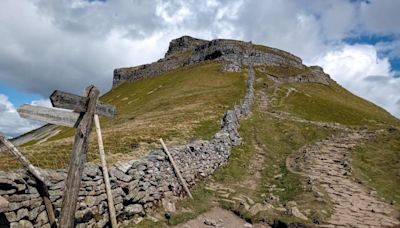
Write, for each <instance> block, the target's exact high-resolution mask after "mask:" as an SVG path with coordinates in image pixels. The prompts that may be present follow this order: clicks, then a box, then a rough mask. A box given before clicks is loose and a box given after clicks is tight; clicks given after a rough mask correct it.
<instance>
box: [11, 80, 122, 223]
mask: <svg viewBox="0 0 400 228" xmlns="http://www.w3.org/2000/svg"><path fill="white" fill-rule="evenodd" d="M98 98H99V90H98V89H97V88H96V87H95V86H89V87H87V88H86V90H85V96H84V97H82V96H78V95H75V94H70V93H66V92H62V91H57V90H56V91H54V93H53V94H52V95H51V96H50V100H51V102H52V104H53V106H54V107H56V108H63V109H70V110H72V111H74V112H69V111H64V110H57V109H52V108H45V107H38V106H31V105H23V106H22V107H21V108H19V109H18V113H20V115H21V117H24V118H29V119H33V120H39V121H42V122H47V123H52V124H57V125H62V126H67V127H75V128H77V129H76V133H75V139H74V145H73V149H72V158H71V161H70V165H69V170H68V176H67V179H66V181H65V186H64V194H63V201H62V205H61V219H60V222H59V224H60V227H61V228H69V227H74V223H75V210H76V205H77V199H78V194H79V189H80V186H81V179H82V173H83V169H84V164H85V162H86V154H87V150H88V144H89V135H90V132H91V130H92V125H93V120H94V118H95V115H97V114H98V115H102V116H106V117H113V116H114V115H115V113H116V111H115V108H114V107H113V106H111V105H109V104H102V103H100V102H98ZM96 122H97V121H96ZM96 127H97V128H98V129H99V130H100V125H99V124H96ZM98 136H101V134H98ZM98 140H99V145H100V142H101V144H102V139H101V138H98ZM100 150H101V152H100V157H102V156H103V157H104V149H103V150H102V146H101V149H100ZM102 165H103V175H104V179H105V182H108V181H109V178H108V172H107V167H106V164H105V159H104V162H103V160H102ZM105 185H106V186H108V187H107V188H106V191H107V196H108V198H109V201H108V202H109V205H108V206H109V208H110V220H111V224H112V226H113V227H116V225H117V222H116V216H115V209H114V204H113V200H112V195H111V188H110V185H109V182H108V184H107V183H106V184H105Z"/></svg>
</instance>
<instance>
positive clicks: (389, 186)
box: [352, 128, 400, 206]
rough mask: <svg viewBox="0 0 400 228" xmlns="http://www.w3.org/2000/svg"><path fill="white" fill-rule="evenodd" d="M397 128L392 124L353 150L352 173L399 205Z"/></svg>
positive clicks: (399, 146)
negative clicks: (389, 128)
mask: <svg viewBox="0 0 400 228" xmlns="http://www.w3.org/2000/svg"><path fill="white" fill-rule="evenodd" d="M399 151H400V130H399V129H398V128H391V130H386V131H385V132H384V133H382V134H379V135H378V137H376V138H374V139H373V140H372V141H370V142H367V143H366V144H363V145H360V146H358V147H357V148H356V149H355V150H354V152H353V156H352V158H353V160H352V165H353V173H354V175H355V176H357V177H358V178H360V179H361V180H363V181H365V182H366V183H367V184H368V185H369V186H371V187H373V188H374V189H376V190H377V192H378V193H380V195H381V196H383V197H384V198H385V199H386V200H387V201H389V202H390V201H395V204H397V206H400V165H399V164H400V153H399Z"/></svg>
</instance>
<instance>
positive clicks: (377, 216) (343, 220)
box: [288, 131, 400, 227]
mask: <svg viewBox="0 0 400 228" xmlns="http://www.w3.org/2000/svg"><path fill="white" fill-rule="evenodd" d="M370 136H371V134H370V133H368V132H365V131H361V132H346V133H341V134H340V135H338V136H334V137H332V138H330V139H327V140H323V141H321V142H319V143H316V144H314V145H310V146H307V147H304V148H302V149H301V150H300V151H299V153H297V154H296V156H297V157H295V158H293V159H292V161H291V162H288V165H289V166H291V167H290V169H292V170H295V172H299V171H300V172H301V173H302V175H304V176H306V177H307V178H308V184H309V185H311V189H312V190H313V191H314V192H315V193H316V194H317V195H321V196H323V195H324V194H327V195H328V196H329V198H330V200H331V202H332V203H333V214H332V216H331V218H330V219H329V220H328V221H326V224H324V225H322V227H393V226H400V222H399V220H398V217H397V216H398V214H397V212H396V210H395V208H393V206H391V205H390V204H388V203H385V202H384V201H382V200H381V199H379V197H377V196H376V194H375V193H374V192H373V191H370V190H369V189H368V188H367V187H365V186H363V185H362V184H360V183H359V182H358V181H356V180H355V179H354V178H352V177H351V175H350V172H351V167H350V160H349V159H350V155H351V154H350V153H351V149H352V148H353V147H355V146H356V145H357V144H359V143H362V142H363V141H365V140H367V139H368V138H369V137H370Z"/></svg>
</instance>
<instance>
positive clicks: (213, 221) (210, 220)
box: [203, 218, 217, 226]
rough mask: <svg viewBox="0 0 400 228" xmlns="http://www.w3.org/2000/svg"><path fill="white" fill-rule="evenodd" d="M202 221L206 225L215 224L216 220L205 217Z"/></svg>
mask: <svg viewBox="0 0 400 228" xmlns="http://www.w3.org/2000/svg"><path fill="white" fill-rule="evenodd" d="M203 222H204V224H206V225H207V226H217V222H216V221H215V220H212V219H208V218H205V219H204V221H203Z"/></svg>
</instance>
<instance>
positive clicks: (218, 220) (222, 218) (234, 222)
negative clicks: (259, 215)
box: [175, 207, 270, 228]
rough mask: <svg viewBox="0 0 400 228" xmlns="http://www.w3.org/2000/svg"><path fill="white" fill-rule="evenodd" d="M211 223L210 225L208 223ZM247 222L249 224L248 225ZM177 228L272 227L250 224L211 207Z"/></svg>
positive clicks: (231, 214) (228, 212)
mask: <svg viewBox="0 0 400 228" xmlns="http://www.w3.org/2000/svg"><path fill="white" fill-rule="evenodd" d="M206 223H207V224H209V225H206ZM246 224H247V226H246ZM175 227H177V228H194V227H196V228H210V227H235V228H236V227H237V228H240V227H254V228H263V227H270V226H268V225H265V224H253V225H250V224H248V223H246V221H244V220H243V219H241V218H239V217H238V216H237V215H235V214H234V213H232V212H230V211H228V210H225V209H222V208H219V207H214V208H212V209H210V210H209V211H208V212H206V213H204V214H201V215H199V216H197V218H195V219H192V220H190V221H188V222H186V223H184V224H180V225H178V226H175Z"/></svg>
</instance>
